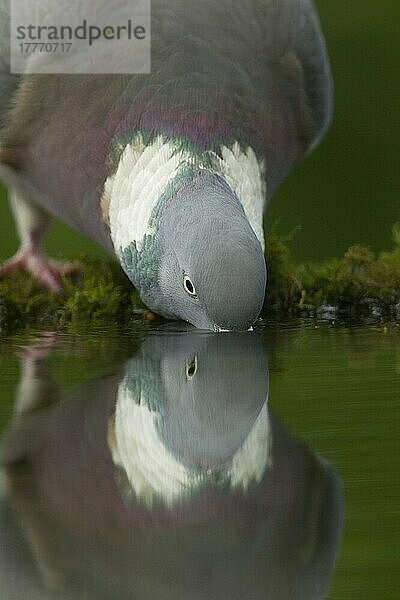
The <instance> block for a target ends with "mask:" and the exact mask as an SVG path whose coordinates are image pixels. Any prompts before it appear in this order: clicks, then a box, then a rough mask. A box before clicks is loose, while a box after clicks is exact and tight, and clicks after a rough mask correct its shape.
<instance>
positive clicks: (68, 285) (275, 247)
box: [0, 224, 400, 330]
mask: <svg viewBox="0 0 400 600" xmlns="http://www.w3.org/2000/svg"><path fill="white" fill-rule="evenodd" d="M392 238H393V248H392V249H391V250H389V251H386V252H381V253H380V254H379V255H378V256H375V255H374V253H373V252H371V250H370V249H369V248H367V247H364V246H359V245H355V246H351V247H350V248H349V249H348V250H347V252H346V253H345V255H344V256H343V257H342V258H340V259H332V260H330V261H326V262H323V263H302V264H298V265H295V264H293V263H292V261H291V258H290V251H289V244H290V239H291V236H288V237H286V238H282V237H279V236H278V235H277V234H276V232H275V231H271V232H270V233H269V234H268V235H267V237H266V255H267V263H268V277H269V283H268V293H267V297H266V303H265V306H264V308H263V315H264V316H266V315H271V313H274V314H279V316H280V317H281V316H296V315H304V314H316V313H317V312H321V311H322V312H323V311H328V312H329V314H331V313H332V312H334V313H339V314H341V315H343V316H350V317H353V316H356V317H358V318H360V317H361V318H369V317H371V316H380V317H383V318H388V319H393V318H394V319H398V318H399V313H400V224H396V225H394V226H393V232H392ZM78 260H79V261H80V262H81V265H82V269H81V270H80V271H79V273H78V274H77V275H76V276H75V277H74V278H67V277H64V278H63V281H62V283H63V288H64V294H63V295H61V296H60V295H57V294H53V293H51V292H49V291H47V290H46V289H45V288H44V287H43V286H42V285H41V284H39V283H38V282H36V281H34V280H33V279H32V278H31V277H29V276H27V275H26V274H24V273H14V274H12V275H10V276H7V277H5V278H3V279H0V329H2V330H4V329H16V328H19V327H26V326H27V325H43V326H46V327H57V328H60V327H76V326H77V327H79V328H82V327H83V326H84V325H86V324H87V323H88V322H90V324H91V325H93V324H95V325H96V324H97V325H104V324H110V323H119V324H126V323H128V322H129V321H130V320H132V319H141V320H143V319H145V317H146V316H147V315H146V312H145V307H144V305H143V304H142V302H141V301H140V298H139V295H138V293H137V292H136V290H135V289H134V288H133V287H132V285H131V283H130V282H129V280H128V279H127V278H126V276H125V275H124V273H123V272H122V270H121V268H120V267H119V266H118V265H117V264H116V263H114V262H111V261H105V260H102V259H96V258H88V257H78Z"/></svg>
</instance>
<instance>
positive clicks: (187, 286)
mask: <svg viewBox="0 0 400 600" xmlns="http://www.w3.org/2000/svg"><path fill="white" fill-rule="evenodd" d="M183 287H184V288H185V290H186V291H187V293H188V294H190V296H197V294H196V288H195V287H194V285H193V283H192V281H191V279H190V277H188V276H187V275H184V276H183Z"/></svg>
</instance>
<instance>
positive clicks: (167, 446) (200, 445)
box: [112, 333, 270, 503]
mask: <svg viewBox="0 0 400 600" xmlns="http://www.w3.org/2000/svg"><path fill="white" fill-rule="evenodd" d="M267 395H268V367H267V359H266V354H265V351H264V349H263V346H262V343H261V340H260V338H259V337H258V336H257V335H255V334H252V333H243V334H233V333H231V334H229V335H223V334H221V335H210V334H200V333H193V334H192V335H188V334H185V335H173V336H161V337H160V336H157V337H156V336H152V337H149V338H148V339H147V340H146V342H145V343H144V345H143V347H142V349H141V351H140V353H139V354H138V355H137V356H136V357H135V358H134V359H132V360H131V362H130V363H129V365H128V368H127V373H126V376H125V378H124V380H123V382H122V383H121V385H120V386H119V389H118V394H117V404H116V412H115V435H114V436H113V438H114V444H113V445H112V452H113V458H114V461H115V462H116V463H117V464H118V465H120V466H121V467H123V469H124V470H125V472H126V474H127V477H128V479H129V482H130V484H131V486H132V488H133V490H134V491H135V493H136V494H137V495H138V496H142V497H145V498H146V499H147V501H150V500H151V499H153V497H154V496H158V497H160V498H162V499H163V500H164V501H166V502H167V503H171V502H172V501H173V500H174V499H175V498H177V497H178V496H179V495H180V494H184V493H185V492H187V491H190V490H193V488H195V487H199V486H201V485H202V484H204V483H206V482H210V481H215V480H216V479H218V480H219V481H220V482H224V483H225V482H227V481H228V482H229V483H230V485H231V486H234V487H237V486H242V487H243V488H247V486H248V485H249V483H250V482H251V481H252V480H255V481H260V479H261V477H262V475H263V473H264V471H265V469H266V467H267V464H268V460H269V447H270V436H269V421H268V413H267V407H266V400H267Z"/></svg>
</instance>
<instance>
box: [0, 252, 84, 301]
mask: <svg viewBox="0 0 400 600" xmlns="http://www.w3.org/2000/svg"><path fill="white" fill-rule="evenodd" d="M79 269H80V265H79V264H78V263H74V262H63V261H59V260H52V259H48V258H47V257H46V256H44V255H43V254H42V253H41V252H40V251H38V250H33V249H32V248H29V249H24V250H20V251H19V252H17V254H16V255H15V256H13V257H12V258H10V259H9V260H8V261H6V262H5V263H4V264H3V265H1V266H0V277H3V276H4V275H8V274H9V273H13V272H14V271H25V272H27V273H30V274H31V275H32V276H33V277H34V278H35V279H37V280H38V281H40V282H41V283H42V284H43V285H44V286H45V287H46V288H47V289H48V290H50V291H51V292H54V293H55V294H60V293H61V292H62V286H61V282H60V276H61V275H70V274H71V273H74V272H75V271H78V270H79Z"/></svg>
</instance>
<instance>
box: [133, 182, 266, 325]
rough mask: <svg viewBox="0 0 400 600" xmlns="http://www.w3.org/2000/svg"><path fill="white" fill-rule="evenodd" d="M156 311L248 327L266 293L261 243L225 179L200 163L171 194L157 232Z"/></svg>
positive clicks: (194, 320)
mask: <svg viewBox="0 0 400 600" xmlns="http://www.w3.org/2000/svg"><path fill="white" fill-rule="evenodd" d="M155 246H156V252H157V264H158V269H157V275H156V282H154V283H155V285H154V286H153V288H152V290H151V293H150V296H149V297H148V298H144V299H145V301H146V302H147V304H148V305H149V306H150V308H151V307H152V306H154V307H155V310H156V311H157V312H160V313H161V314H164V315H165V316H167V317H169V318H178V319H183V320H185V321H188V322H190V323H192V324H193V325H195V326H196V327H198V328H201V329H214V330H219V329H229V330H246V329H249V327H251V326H252V325H253V323H254V321H255V320H256V319H257V317H258V315H259V313H260V310H261V307H262V304H263V300H264V294H265V286H266V266H265V259H264V254H263V251H262V248H261V244H260V242H259V241H258V239H257V237H256V235H255V233H254V231H253V229H252V228H251V226H250V224H249V222H248V219H247V217H246V215H245V212H244V210H243V208H242V206H241V204H240V202H239V200H238V199H237V197H236V196H235V195H234V193H233V192H232V190H231V189H230V188H229V186H228V185H227V184H226V183H225V182H224V181H223V180H222V178H220V177H218V176H217V175H215V174H212V173H210V172H207V171H199V172H198V173H197V175H196V176H195V177H193V178H192V179H191V180H190V182H189V183H187V185H184V186H183V188H182V189H181V190H180V191H179V192H178V193H177V194H176V195H175V196H173V197H172V198H171V200H170V201H169V202H168V204H167V206H166V207H165V209H164V212H163V215H162V218H161V219H160V226H159V229H158V232H157V234H156V236H155Z"/></svg>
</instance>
